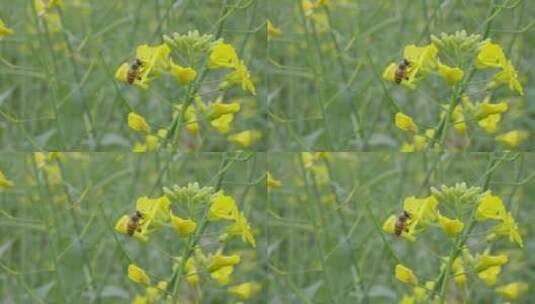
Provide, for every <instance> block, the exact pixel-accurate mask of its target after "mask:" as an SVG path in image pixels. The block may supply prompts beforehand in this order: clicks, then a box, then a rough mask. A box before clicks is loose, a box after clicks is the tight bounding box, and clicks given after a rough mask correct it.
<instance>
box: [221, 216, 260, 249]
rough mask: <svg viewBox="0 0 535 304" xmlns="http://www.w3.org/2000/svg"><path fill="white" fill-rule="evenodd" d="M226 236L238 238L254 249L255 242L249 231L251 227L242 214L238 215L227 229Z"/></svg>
mask: <svg viewBox="0 0 535 304" xmlns="http://www.w3.org/2000/svg"><path fill="white" fill-rule="evenodd" d="M227 234H228V235H229V236H239V237H241V239H242V241H243V242H246V243H249V244H250V245H251V246H253V247H256V241H255V238H254V236H253V232H252V231H251V226H250V225H249V222H248V221H247V218H246V217H245V215H244V214H243V213H240V214H239V215H238V216H237V217H236V218H235V220H234V223H232V224H231V225H229V226H228V227H227Z"/></svg>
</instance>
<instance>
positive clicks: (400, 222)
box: [394, 210, 411, 236]
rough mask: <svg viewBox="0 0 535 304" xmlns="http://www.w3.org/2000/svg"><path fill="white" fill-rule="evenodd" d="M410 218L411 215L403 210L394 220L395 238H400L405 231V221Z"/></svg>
mask: <svg viewBox="0 0 535 304" xmlns="http://www.w3.org/2000/svg"><path fill="white" fill-rule="evenodd" d="M410 218H411V215H410V214H409V213H408V212H407V211H405V210H403V212H401V214H400V215H399V216H398V218H397V220H396V226H395V229H394V233H395V235H396V236H400V235H401V233H402V232H403V231H407V221H408V220H409V219H410Z"/></svg>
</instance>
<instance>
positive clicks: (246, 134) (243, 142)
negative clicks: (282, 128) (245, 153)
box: [228, 130, 262, 148]
mask: <svg viewBox="0 0 535 304" xmlns="http://www.w3.org/2000/svg"><path fill="white" fill-rule="evenodd" d="M261 137H262V134H261V133H260V132H259V131H257V130H246V131H242V132H240V133H236V134H233V135H230V136H229V137H228V140H229V141H231V142H233V143H236V144H238V145H240V146H242V147H244V148H248V147H250V146H252V145H253V144H254V143H255V142H256V141H257V140H258V139H260V138H261Z"/></svg>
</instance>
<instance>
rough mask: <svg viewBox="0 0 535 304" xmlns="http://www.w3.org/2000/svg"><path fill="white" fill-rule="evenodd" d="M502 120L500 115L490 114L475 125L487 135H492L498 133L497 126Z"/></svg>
mask: <svg viewBox="0 0 535 304" xmlns="http://www.w3.org/2000/svg"><path fill="white" fill-rule="evenodd" d="M501 119H502V115H501V114H492V115H489V116H487V117H485V118H483V119H480V120H479V121H478V122H477V124H478V125H479V126H480V127H481V128H482V129H483V130H484V131H485V132H486V133H488V134H494V133H496V131H498V125H499V123H500V121H501Z"/></svg>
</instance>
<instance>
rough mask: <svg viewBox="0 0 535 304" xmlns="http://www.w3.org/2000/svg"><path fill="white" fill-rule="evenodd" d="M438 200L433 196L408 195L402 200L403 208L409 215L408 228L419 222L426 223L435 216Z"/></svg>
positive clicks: (412, 227)
mask: <svg viewBox="0 0 535 304" xmlns="http://www.w3.org/2000/svg"><path fill="white" fill-rule="evenodd" d="M437 205H438V200H437V199H436V198H435V197H434V196H432V195H431V196H427V197H422V198H416V197H414V196H410V197H407V198H405V200H404V201H403V209H404V210H406V211H407V212H409V214H410V215H411V219H410V225H409V226H410V227H409V230H413V229H414V226H416V225H417V224H419V223H421V224H424V225H427V224H429V223H431V222H433V221H435V220H436V218H437V210H436V208H437Z"/></svg>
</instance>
